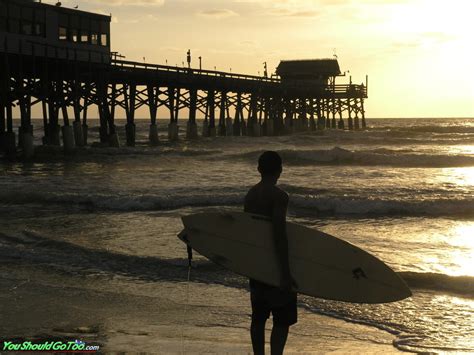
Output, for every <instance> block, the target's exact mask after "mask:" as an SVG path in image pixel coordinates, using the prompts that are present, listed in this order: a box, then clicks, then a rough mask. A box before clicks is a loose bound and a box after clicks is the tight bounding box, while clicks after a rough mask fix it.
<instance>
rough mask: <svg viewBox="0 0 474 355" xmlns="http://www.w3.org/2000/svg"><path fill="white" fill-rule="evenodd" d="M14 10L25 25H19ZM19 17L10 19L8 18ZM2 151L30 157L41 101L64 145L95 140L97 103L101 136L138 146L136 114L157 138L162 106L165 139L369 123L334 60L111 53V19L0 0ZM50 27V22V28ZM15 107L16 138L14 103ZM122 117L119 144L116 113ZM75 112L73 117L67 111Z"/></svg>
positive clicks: (47, 135) (49, 137)
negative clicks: (257, 66)
mask: <svg viewBox="0 0 474 355" xmlns="http://www.w3.org/2000/svg"><path fill="white" fill-rule="evenodd" d="M15 16H18V17H19V18H18V21H19V22H18V23H19V26H18V27H15V26H16V25H15V23H16V22H15V21H16V17H15ZM12 19H13V20H12ZM2 23H5V26H3V28H2V27H0V68H1V70H0V148H1V149H2V150H3V151H4V152H5V153H6V154H7V155H9V156H12V155H15V153H16V149H17V147H20V149H21V150H22V152H23V155H24V156H27V157H28V156H31V155H33V150H34V148H33V136H32V134H33V127H32V124H31V111H32V107H33V106H35V105H38V106H40V107H41V112H42V118H43V127H44V136H43V144H45V145H61V144H62V145H63V146H64V150H65V151H71V150H73V149H74V148H75V147H82V146H85V145H87V144H90V142H89V141H88V128H89V122H88V118H89V117H88V112H90V108H91V107H92V106H96V107H97V110H98V112H99V121H100V142H101V143H103V144H104V145H109V146H113V147H118V146H120V145H121V144H126V145H128V146H134V145H135V113H136V111H137V109H139V108H141V107H147V108H148V112H149V119H150V128H149V142H150V144H151V145H158V144H160V139H159V137H158V128H157V114H158V109H159V108H161V107H163V108H165V109H166V110H167V112H169V123H168V140H169V141H175V140H178V139H179V136H178V127H179V125H180V124H183V125H185V126H186V139H196V138H198V127H197V118H198V117H202V118H203V119H204V120H203V123H202V129H201V130H199V131H200V132H202V133H201V134H202V136H204V137H214V136H216V135H219V136H241V135H247V136H252V137H259V136H262V135H264V136H274V135H284V134H291V133H294V132H304V131H316V130H323V129H349V130H352V129H361V128H362V129H363V128H365V126H366V122H365V111H364V99H366V98H367V97H368V79H367V78H366V81H365V84H360V85H355V84H353V83H352V79H351V78H350V79H349V83H347V84H337V83H336V78H338V77H341V76H345V74H344V75H343V74H341V71H340V69H339V64H338V61H337V59H335V58H332V59H313V60H294V61H282V62H281V63H280V65H279V66H278V68H277V70H276V75H275V76H272V77H267V76H253V75H244V74H235V73H229V72H221V71H212V70H202V69H195V68H191V67H188V68H180V67H173V66H165V65H158V64H148V63H138V62H133V61H125V60H119V59H117V58H116V56H113V55H112V53H111V50H110V17H109V16H103V15H98V14H92V13H88V12H83V11H77V10H74V9H66V8H62V7H59V6H52V5H46V4H41V3H37V2H33V1H27V0H12V1H6V0H0V24H2ZM49 27H53V28H52V29H51V28H49ZM14 107H18V108H19V112H20V117H19V118H20V125H19V130H18V140H17V137H16V133H17V132H14V130H13V119H14V117H13V108H14ZM119 108H121V109H123V110H124V112H125V115H126V119H127V123H126V127H125V129H126V142H119V139H118V135H117V132H116V125H115V117H116V111H117V109H119ZM71 112H72V117H69V114H70V113H71Z"/></svg>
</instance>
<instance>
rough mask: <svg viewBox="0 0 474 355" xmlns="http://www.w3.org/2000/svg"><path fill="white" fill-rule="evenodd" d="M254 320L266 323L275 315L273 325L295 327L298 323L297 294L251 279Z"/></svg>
mask: <svg viewBox="0 0 474 355" xmlns="http://www.w3.org/2000/svg"><path fill="white" fill-rule="evenodd" d="M249 284H250V300H251V302H252V320H254V321H266V320H267V319H268V317H269V316H270V312H271V313H272V315H273V323H274V324H281V325H287V326H290V325H293V324H295V323H296V322H297V321H298V314H297V310H296V293H295V292H291V291H284V290H282V289H280V288H278V287H274V286H270V285H267V284H264V283H262V282H259V281H256V280H252V279H250V282H249Z"/></svg>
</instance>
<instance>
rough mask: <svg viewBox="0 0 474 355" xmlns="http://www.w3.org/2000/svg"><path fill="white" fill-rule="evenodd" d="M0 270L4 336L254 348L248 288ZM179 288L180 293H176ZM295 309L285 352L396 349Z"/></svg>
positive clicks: (142, 348) (144, 346)
mask: <svg viewBox="0 0 474 355" xmlns="http://www.w3.org/2000/svg"><path fill="white" fill-rule="evenodd" d="M10 267H11V265H10ZM10 270H11V269H10ZM0 275H1V278H0V288H1V289H2V290H5V292H2V293H1V294H0V297H1V302H0V314H2V324H1V325H0V331H1V334H2V340H8V339H11V338H26V339H28V340H31V339H45V338H46V339H48V338H60V339H64V340H74V339H80V340H82V341H85V342H86V343H90V344H98V345H100V346H101V351H104V352H107V353H109V352H148V353H216V354H223V353H251V350H252V349H251V344H250V338H249V326H250V302H248V294H247V292H246V291H245V290H232V291H228V293H227V294H225V293H224V294H220V298H219V299H217V298H212V295H208V294H203V292H204V293H205V292H209V291H206V290H208V289H209V285H205V286H200V285H199V283H195V282H191V283H190V284H189V288H188V285H187V284H186V282H183V283H174V284H166V283H162V284H159V285H158V284H157V285H156V287H158V286H162V287H161V291H160V292H159V293H158V294H155V295H154V296H153V297H150V296H146V295H144V294H145V293H146V292H143V290H140V287H138V288H137V290H138V291H137V292H133V293H134V294H131V293H130V292H127V290H124V291H123V292H120V290H115V291H111V288H110V287H103V288H101V287H100V286H99V284H100V282H98V281H97V280H96V281H94V282H92V283H91V282H90V281H89V280H86V279H84V280H83V281H84V282H82V283H81V282H79V283H78V282H77V278H76V279H75V280H74V281H73V280H72V278H69V277H68V276H67V275H53V276H52V275H51V272H50V271H44V270H41V268H36V270H31V269H29V268H28V269H26V268H23V267H20V266H19V268H18V269H17V270H16V272H15V275H12V273H11V272H10V273H7V272H6V268H5V265H4V266H3V267H1V268H0ZM68 280H70V281H68ZM144 287H146V288H149V287H152V286H150V285H146V286H144ZM176 290H177V292H175V291H176ZM187 291H189V293H188V294H187ZM140 293H142V295H140ZM178 294H180V295H181V296H183V297H180V298H179V299H177V296H176V295H178ZM167 295H174V296H171V297H167ZM188 297H189V298H188ZM228 298H230V301H232V298H236V300H235V301H236V302H235V304H234V303H232V305H233V306H232V307H231V308H230V307H229V306H226V304H228V302H229V299H228ZM246 299H247V302H246V301H245V300H246ZM239 309H241V314H240V313H239ZM236 312H237V314H238V316H237V317H236V316H235V314H236ZM298 312H299V314H298V316H299V322H298V324H297V325H295V326H293V327H292V328H291V329H290V336H289V338H288V343H287V347H286V353H311V354H314V353H335V354H346V353H352V354H354V353H364V354H368V353H374V354H375V353H384V354H389V353H396V352H398V351H397V350H396V349H395V348H394V347H393V346H392V340H393V339H394V336H393V335H390V334H388V333H386V332H384V331H381V330H377V329H375V328H372V327H367V326H364V325H358V324H352V323H348V322H345V321H343V320H338V319H334V318H330V317H326V316H322V315H318V314H314V313H310V312H309V311H306V310H305V309H304V307H299V309H298ZM239 314H240V315H239ZM270 327H271V321H269V322H268V323H267V335H266V336H267V341H268V339H269V337H270ZM267 346H268V344H267ZM268 350H269V348H268Z"/></svg>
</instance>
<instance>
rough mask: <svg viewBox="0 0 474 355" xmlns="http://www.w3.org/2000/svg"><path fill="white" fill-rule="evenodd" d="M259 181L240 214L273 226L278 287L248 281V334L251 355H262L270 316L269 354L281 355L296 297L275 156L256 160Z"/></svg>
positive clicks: (294, 316)
mask: <svg viewBox="0 0 474 355" xmlns="http://www.w3.org/2000/svg"><path fill="white" fill-rule="evenodd" d="M258 171H259V172H260V175H261V180H260V182H259V183H258V184H256V185H255V186H253V187H252V188H251V189H250V190H249V192H248V193H247V195H246V196H245V206H244V211H245V212H249V213H255V214H260V215H264V216H267V217H270V218H271V219H272V224H273V236H274V241H275V249H276V252H277V257H278V260H279V264H280V275H281V281H280V287H275V286H271V285H267V284H265V283H262V282H259V281H256V280H253V279H250V280H249V284H250V298H251V302H252V325H251V327H250V334H251V338H252V346H253V351H254V353H255V354H264V353H265V323H266V321H267V319H268V317H269V316H270V312H271V313H272V315H273V329H272V335H271V339H270V345H271V352H272V354H282V353H283V349H284V347H285V344H286V339H287V338H288V329H289V327H290V326H291V325H293V324H295V323H296V322H297V310H296V293H295V292H293V291H292V285H294V281H293V279H292V277H291V274H290V267H289V264H288V240H287V235H286V211H287V208H288V200H289V197H288V194H287V193H286V192H285V191H283V190H281V189H280V188H278V187H277V186H276V183H277V181H278V179H279V178H280V175H281V172H282V160H281V157H280V156H279V154H278V153H276V152H273V151H267V152H264V153H263V154H262V155H261V156H260V158H259V159H258Z"/></svg>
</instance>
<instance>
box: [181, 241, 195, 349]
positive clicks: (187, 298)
mask: <svg viewBox="0 0 474 355" xmlns="http://www.w3.org/2000/svg"><path fill="white" fill-rule="evenodd" d="M186 251H187V253H188V278H187V280H186V301H185V302H184V315H183V322H182V323H181V348H182V353H183V354H185V347H184V345H185V341H184V323H185V321H186V313H187V310H188V303H189V281H190V280H191V265H192V264H191V262H192V260H193V249H192V248H191V247H190V246H189V245H187V248H186Z"/></svg>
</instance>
